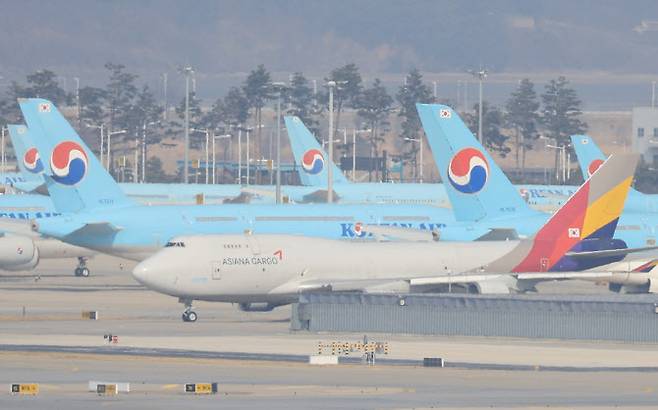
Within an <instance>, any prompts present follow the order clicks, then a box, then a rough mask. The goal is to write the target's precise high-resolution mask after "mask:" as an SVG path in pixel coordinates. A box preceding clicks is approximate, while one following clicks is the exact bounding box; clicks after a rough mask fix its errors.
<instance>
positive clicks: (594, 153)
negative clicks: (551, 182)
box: [571, 135, 658, 213]
mask: <svg viewBox="0 0 658 410" xmlns="http://www.w3.org/2000/svg"><path fill="white" fill-rule="evenodd" d="M571 146H572V147H573V149H574V151H575V152H576V157H578V164H579V165H580V171H581V172H582V174H583V178H588V177H589V176H590V175H591V174H592V172H594V171H596V169H597V168H598V167H599V166H601V164H602V163H603V161H605V159H606V156H605V155H604V154H603V152H602V151H601V149H600V148H599V147H598V145H596V142H594V140H593V139H592V138H591V137H589V136H587V135H572V136H571ZM624 211H625V212H644V213H656V212H658V195H651V194H644V193H642V192H640V191H638V190H636V189H634V188H631V191H630V192H629V194H628V199H627V200H626V207H625V208H624Z"/></svg>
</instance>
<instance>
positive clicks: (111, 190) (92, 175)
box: [18, 98, 133, 212]
mask: <svg viewBox="0 0 658 410" xmlns="http://www.w3.org/2000/svg"><path fill="white" fill-rule="evenodd" d="M18 103H19V105H20V108H21V111H22V112H23V117H24V118H25V121H26V122H27V126H28V129H29V130H30V132H31V134H32V136H33V138H34V145H35V146H36V149H37V151H38V152H39V154H40V156H41V158H42V161H43V166H44V175H45V178H46V185H47V187H48V192H49V193H50V196H51V198H52V200H53V203H54V204H55V208H57V210H58V211H60V212H78V211H89V210H92V209H97V208H110V207H116V206H126V205H131V204H133V202H132V201H131V200H129V199H128V198H127V197H126V196H125V195H124V193H123V192H122V191H121V189H120V188H119V186H118V185H117V183H116V182H115V181H114V179H113V178H112V177H111V176H110V174H109V173H108V172H107V171H106V170H105V169H104V168H103V167H102V166H101V164H100V162H99V161H98V159H96V156H95V155H94V153H93V152H92V151H91V150H90V149H89V147H87V145H86V144H85V143H84V142H83V141H82V139H81V138H80V136H78V134H77V133H76V132H75V130H74V129H73V127H71V124H69V123H68V121H66V119H65V118H64V116H63V115H62V114H61V113H60V112H59V110H58V109H57V107H55V105H54V104H53V103H52V102H50V101H48V100H45V99H41V98H21V99H19V100H18Z"/></svg>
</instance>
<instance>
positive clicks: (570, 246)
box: [132, 155, 639, 322]
mask: <svg viewBox="0 0 658 410" xmlns="http://www.w3.org/2000/svg"><path fill="white" fill-rule="evenodd" d="M638 158H639V156H638V155H620V156H613V157H611V158H610V159H609V160H608V161H606V163H605V164H604V165H603V166H602V167H601V168H600V169H599V170H598V171H597V172H596V173H594V174H593V176H592V177H591V178H590V179H588V181H586V182H585V183H584V184H583V185H582V186H581V187H580V188H579V189H578V191H577V192H576V193H575V194H574V195H573V196H572V197H571V198H570V199H569V200H568V201H567V203H566V204H565V205H564V206H563V207H561V208H560V209H559V210H558V211H557V212H556V213H555V214H554V215H553V216H552V217H551V218H550V219H549V220H548V221H547V222H546V223H545V224H544V225H543V226H542V227H541V228H540V229H539V230H538V231H537V233H536V234H534V235H532V237H530V238H527V239H521V240H510V241H483V242H434V241H431V240H428V241H424V242H383V243H375V242H356V243H348V242H345V241H337V240H334V239H325V238H309V237H302V236H294V235H256V234H246V235H196V236H195V235H192V236H180V237H176V238H174V239H172V240H171V241H170V242H169V243H168V244H167V246H166V247H165V248H163V249H162V250H160V251H159V252H158V253H156V254H155V255H153V256H151V257H150V258H148V259H146V260H145V261H142V262H141V263H140V264H138V265H137V266H136V267H135V268H134V270H133V272H132V273H133V276H134V277H135V279H136V280H137V281H138V282H140V283H142V284H144V285H145V286H147V287H148V288H150V289H152V290H154V291H156V292H160V293H164V294H167V295H170V296H174V297H177V298H179V300H181V301H182V303H184V304H185V311H184V313H183V315H182V319H183V321H185V322H194V321H196V320H197V318H198V315H197V313H196V312H195V311H194V310H193V308H192V303H193V301H194V300H205V301H218V302H232V303H238V304H240V306H241V307H242V308H245V307H251V305H252V304H254V305H255V306H257V308H259V309H260V310H262V311H267V310H272V309H273V308H275V307H276V306H280V305H284V304H289V303H292V302H294V301H296V299H297V297H298V295H299V293H300V292H309V291H320V292H322V291H351V292H354V291H360V292H369V293H373V292H410V291H414V292H418V291H423V290H425V291H426V290H428V289H431V288H432V287H434V286H436V285H437V284H445V283H448V282H449V283H469V282H470V283H473V282H476V283H486V282H487V281H488V280H496V281H500V280H501V279H502V280H505V278H506V277H516V278H517V279H518V278H519V277H520V278H524V277H525V278H529V279H531V280H535V281H539V280H546V279H549V280H554V279H556V278H560V279H573V278H579V279H583V278H586V279H590V280H591V279H596V278H601V277H609V276H610V273H609V272H600V273H598V274H597V273H592V272H588V273H580V272H571V269H573V268H574V267H577V266H578V265H579V264H580V262H579V260H581V261H582V260H587V261H594V260H595V259H594V257H596V260H598V261H599V262H600V261H601V256H602V255H606V256H605V258H609V260H615V259H616V260H619V258H620V257H621V258H623V257H624V254H623V253H622V252H623V250H621V252H620V250H606V251H600V250H597V249H596V248H594V249H592V247H591V246H590V245H589V242H592V241H593V242H595V243H596V242H598V241H599V239H600V238H601V236H602V232H604V231H607V230H610V229H611V230H613V231H614V229H615V225H616V223H617V220H618V218H619V215H620V214H621V212H622V209H623V206H624V201H625V198H626V195H627V193H628V189H629V188H630V185H631V182H632V180H633V174H634V171H635V168H634V167H633V166H632V165H633V163H635V164H637V161H638ZM366 229H367V228H366ZM595 265H596V264H594V266H595ZM252 310H254V309H253V308H252Z"/></svg>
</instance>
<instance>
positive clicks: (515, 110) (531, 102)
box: [505, 78, 539, 170]
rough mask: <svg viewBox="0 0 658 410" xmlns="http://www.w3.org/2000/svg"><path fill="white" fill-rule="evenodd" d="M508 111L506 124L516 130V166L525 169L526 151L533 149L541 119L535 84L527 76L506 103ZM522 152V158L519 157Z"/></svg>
mask: <svg viewBox="0 0 658 410" xmlns="http://www.w3.org/2000/svg"><path fill="white" fill-rule="evenodd" d="M505 109H506V110H507V113H506V115H505V125H506V127H507V128H510V129H512V130H513V131H514V155H515V159H516V167H517V168H521V169H522V170H524V169H525V158H526V152H527V151H528V150H531V149H532V147H533V145H534V141H535V140H536V139H537V138H539V133H538V132H537V123H538V121H539V114H538V112H537V110H539V102H538V101H537V93H536V92H535V88H534V84H533V83H532V82H531V81H530V80H529V79H527V78H524V79H523V80H521V82H520V83H519V86H518V87H517V89H516V90H514V91H513V92H512V94H511V95H510V98H509V99H508V100H507V103H506V104H505ZM519 152H521V159H519Z"/></svg>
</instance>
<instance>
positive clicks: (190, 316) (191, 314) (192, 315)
mask: <svg viewBox="0 0 658 410" xmlns="http://www.w3.org/2000/svg"><path fill="white" fill-rule="evenodd" d="M196 320H197V315H196V313H195V312H194V311H189V312H187V321H188V322H196Z"/></svg>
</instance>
